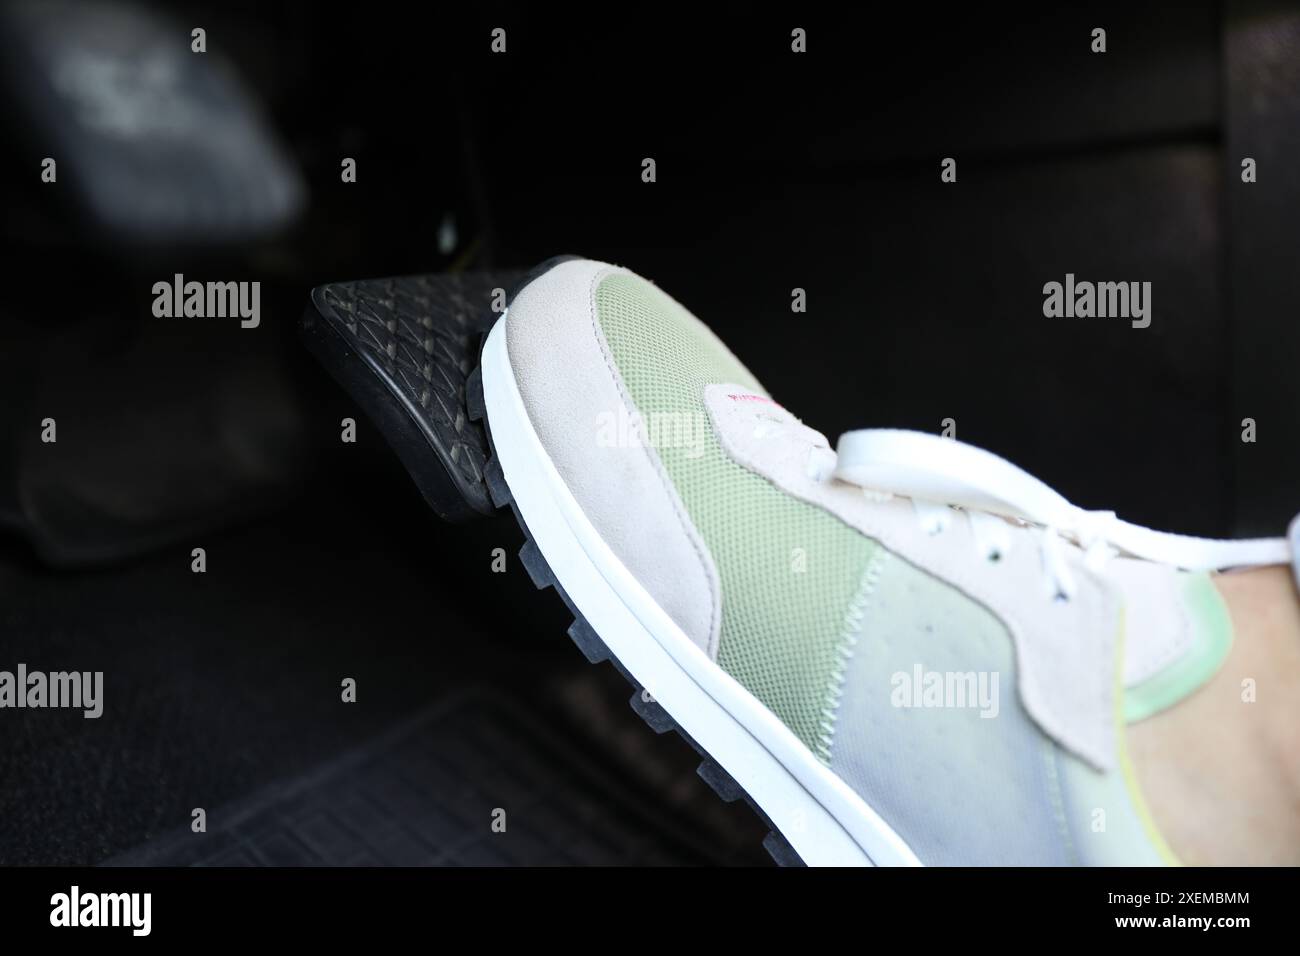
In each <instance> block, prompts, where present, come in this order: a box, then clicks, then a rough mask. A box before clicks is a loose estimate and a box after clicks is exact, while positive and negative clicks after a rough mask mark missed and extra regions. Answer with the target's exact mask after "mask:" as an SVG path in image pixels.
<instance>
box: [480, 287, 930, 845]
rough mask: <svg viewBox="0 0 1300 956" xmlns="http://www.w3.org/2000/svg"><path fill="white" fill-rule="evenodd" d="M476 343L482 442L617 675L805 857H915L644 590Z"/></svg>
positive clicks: (501, 369) (495, 360) (495, 352)
mask: <svg viewBox="0 0 1300 956" xmlns="http://www.w3.org/2000/svg"><path fill="white" fill-rule="evenodd" d="M508 315H509V313H508V312H507V313H506V314H505V315H503V316H502V318H501V319H500V320H499V321H498V322H497V323H496V325H495V326H493V328H492V331H491V333H490V334H489V335H488V338H487V342H486V344H485V345H484V348H483V355H482V366H481V369H482V370H481V375H482V380H483V398H484V409H485V411H486V414H487V421H488V426H489V428H490V431H491V439H492V446H493V449H494V451H495V453H496V456H497V460H498V462H499V463H500V466H501V470H502V474H503V476H504V478H505V481H506V484H507V485H508V486H509V488H510V492H511V495H512V496H513V498H514V500H515V506H516V507H517V508H518V511H519V514H520V517H521V518H522V519H523V521H524V524H525V525H526V526H527V531H528V533H529V535H530V536H531V538H532V540H533V543H534V545H535V546H536V547H537V549H538V550H539V551H540V552H541V555H542V557H543V558H544V559H545V560H546V562H547V564H548V565H549V566H550V569H551V572H552V574H553V575H554V576H555V578H556V579H557V581H558V582H559V584H560V587H561V588H562V589H563V590H564V592H565V593H566V594H567V595H568V596H569V599H570V600H571V601H572V602H573V604H574V606H575V607H576V608H577V610H578V611H579V612H580V613H581V614H582V615H583V616H584V617H585V618H586V620H587V623H588V624H589V625H590V626H591V627H592V629H593V630H594V631H595V632H596V633H597V634H598V635H599V636H600V638H601V640H602V641H604V643H605V644H606V645H607V647H608V649H609V650H610V652H611V653H612V654H614V656H615V657H617V658H618V660H619V662H620V663H621V664H622V666H623V667H625V668H626V669H627V670H628V672H629V673H630V674H631V675H632V676H633V678H635V679H636V680H637V681H638V682H640V684H641V685H642V686H643V687H644V688H645V689H646V691H648V692H649V693H650V694H651V695H652V696H653V697H654V699H655V701H656V702H657V703H658V704H659V705H660V706H661V707H663V708H664V710H665V711H667V713H668V714H669V716H671V717H672V718H673V719H674V720H675V721H676V722H677V724H678V726H679V727H680V728H681V729H682V731H683V732H684V733H686V734H688V735H689V736H690V737H691V738H692V739H693V740H694V741H695V742H696V743H697V744H698V745H699V746H700V747H702V748H703V749H704V750H705V752H706V753H708V755H709V756H710V757H712V758H713V759H714V760H716V761H717V762H718V763H719V764H720V765H721V766H722V768H723V770H725V771H726V772H727V773H728V774H730V775H731V777H732V778H733V779H734V780H735V781H736V783H737V784H738V785H740V786H741V787H742V788H744V790H745V792H746V793H747V794H748V795H749V797H750V799H751V800H753V801H754V803H756V804H757V805H758V807H759V808H760V809H761V810H762V811H763V813H764V814H766V816H767V817H768V819H769V820H770V821H771V823H772V825H773V826H775V827H776V828H777V829H778V830H779V831H780V833H781V835H782V836H783V837H785V839H786V840H787V841H788V842H789V843H790V845H791V847H793V848H794V850H795V851H796V852H797V853H798V854H799V856H800V857H801V858H802V859H803V861H804V862H805V863H807V864H808V865H810V866H854V865H857V866H861V865H867V866H870V865H873V864H874V865H879V866H919V865H920V861H919V860H917V858H916V855H915V854H914V853H913V852H912V851H911V849H910V848H909V847H908V846H907V844H906V843H904V842H903V840H902V839H901V838H900V837H899V836H898V834H896V833H895V832H894V831H893V830H892V829H890V827H889V826H888V825H887V824H886V823H885V822H884V821H883V820H882V819H881V818H880V816H879V815H878V814H877V813H876V812H875V811H874V810H872V809H871V807H869V806H868V805H867V803H866V802H865V801H864V800H863V799H862V798H861V797H860V796H858V794H857V793H856V792H855V791H854V790H853V789H852V788H850V787H849V786H848V785H847V784H846V783H845V782H844V781H843V780H841V779H840V778H839V777H838V776H836V775H835V774H834V773H832V772H831V770H830V769H829V768H828V767H827V766H826V765H824V764H823V763H821V762H820V761H819V760H818V759H817V758H816V757H815V756H814V755H813V753H812V752H811V751H810V750H809V749H808V748H807V747H805V746H804V744H803V743H802V742H801V741H800V740H799V739H798V738H797V737H795V735H794V734H793V733H792V732H791V731H790V729H789V728H788V727H786V726H785V724H783V723H782V722H781V721H780V719H779V718H777V717H776V715H775V714H773V713H772V712H771V711H770V710H768V709H767V708H766V707H765V706H764V705H763V704H762V703H761V702H760V701H759V700H758V699H757V698H755V697H754V696H753V695H752V694H750V693H749V692H748V691H747V690H745V688H743V687H742V686H741V685H740V684H739V683H738V682H737V681H736V680H735V679H734V678H732V677H731V676H730V675H729V674H727V673H726V672H725V671H723V670H722V668H720V667H718V665H717V664H715V663H714V662H713V661H712V660H710V659H709V657H708V655H706V654H705V653H704V652H703V651H701V650H700V648H699V647H698V646H696V644H695V643H694V642H692V641H691V640H690V638H688V637H687V636H686V634H685V633H683V632H682V630H681V628H679V627H678V626H677V625H676V623H675V622H674V621H673V620H672V619H671V618H670V617H669V616H668V614H667V613H666V612H665V611H664V610H663V609H662V608H661V607H660V606H659V605H658V604H657V603H656V602H655V601H654V599H653V598H651V596H650V594H649V593H648V592H647V591H646V590H645V588H643V587H642V586H641V584H640V582H638V581H637V580H636V578H634V577H633V576H632V574H631V573H630V572H629V571H628V570H627V568H626V567H625V566H624V565H623V563H622V562H621V561H620V560H619V559H618V558H617V557H616V556H615V554H614V553H613V551H612V550H611V549H610V548H609V546H608V545H607V544H606V543H605V542H604V540H603V539H602V538H601V537H600V535H599V534H598V533H597V531H596V529H595V527H594V526H593V525H592V524H591V522H590V521H589V520H588V519H587V516H586V515H585V514H584V513H583V511H582V509H581V507H580V506H579V505H578V503H577V501H576V500H575V499H574V497H573V495H572V494H571V493H570V491H569V489H568V486H567V485H566V484H565V482H564V480H563V479H562V478H561V477H560V474H559V472H558V470H557V469H556V467H555V465H554V463H553V462H552V461H551V459H550V457H549V456H548V455H547V453H546V450H545V448H544V447H543V446H542V443H541V440H540V439H539V438H538V436H537V433H536V431H534V429H533V426H532V423H531V421H530V420H529V417H528V412H527V410H526V408H525V406H524V403H523V398H522V396H521V395H520V394H519V388H518V385H517V383H516V379H515V375H514V371H513V369H512V367H511V365H510V356H509V353H508V351H507V349H506V335H505V323H506V321H508Z"/></svg>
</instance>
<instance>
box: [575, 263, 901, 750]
mask: <svg viewBox="0 0 1300 956" xmlns="http://www.w3.org/2000/svg"><path fill="white" fill-rule="evenodd" d="M596 310H597V315H598V317H599V320H600V325H601V329H602V331H603V332H604V334H605V338H606V340H607V341H608V343H609V348H610V351H611V352H612V354H613V357H614V362H615V364H616V365H617V366H618V371H619V373H620V374H621V376H622V378H623V381H624V383H625V385H626V387H627V390H628V393H629V395H630V397H631V399H632V402H633V403H634V404H635V405H636V407H637V411H638V412H639V413H640V414H641V416H642V417H643V418H645V419H647V420H653V419H654V418H655V416H664V419H661V420H665V419H667V420H678V421H680V420H683V419H682V418H681V416H690V417H691V418H692V419H694V420H695V421H698V422H702V423H704V424H703V426H702V427H699V428H698V429H697V430H696V434H699V433H702V434H703V448H702V453H701V448H700V446H699V444H698V442H693V443H691V444H690V445H689V446H686V445H685V444H684V443H683V444H682V445H681V446H680V447H672V444H671V443H668V445H667V446H665V445H663V444H661V445H660V447H659V448H658V452H659V456H660V458H661V459H662V461H663V463H664V467H665V468H666V469H667V472H668V475H669V477H670V478H671V479H672V481H673V484H674V485H675V486H676V488H677V493H678V494H679V495H680V497H681V499H682V502H683V503H684V504H685V506H686V510H687V512H688V513H689V514H690V516H691V520H692V521H693V522H694V523H695V526H696V528H698V529H699V532H700V534H701V536H702V537H703V538H704V542H705V544H706V545H707V546H708V549H709V551H710V553H711V554H712V556H713V561H714V563H715V564H716V565H717V568H718V575H719V577H720V578H721V582H722V635H721V640H720V643H719V646H718V663H719V665H720V666H721V667H722V668H723V669H724V670H725V671H727V673H729V674H731V676H732V677H734V678H735V679H736V680H738V681H739V682H740V683H741V684H742V685H744V687H745V688H746V689H747V690H749V692H750V693H752V694H753V695H754V696H755V697H757V698H758V699H759V700H761V701H762V702H763V703H764V704H766V705H767V707H768V708H769V709H771V710H772V711H773V712H774V713H775V714H776V715H777V716H778V717H780V718H781V719H782V720H783V721H784V722H785V724H786V725H787V726H788V727H789V728H790V729H791V730H792V731H794V733H795V734H796V735H798V737H799V738H800V739H801V740H802V741H803V742H804V743H805V744H807V745H808V746H809V747H810V748H811V749H812V750H813V751H814V752H815V753H818V754H820V755H821V756H822V758H823V759H826V757H827V754H826V750H825V744H826V742H827V737H826V733H825V731H826V730H827V728H826V717H825V714H824V710H825V708H826V707H827V705H828V702H829V701H831V700H832V699H833V696H834V695H835V694H836V689H835V685H837V684H838V680H837V679H836V674H837V670H838V668H839V666H840V664H841V657H840V655H841V652H842V647H841V644H842V643H843V641H844V640H845V631H846V624H845V618H846V612H847V609H848V608H849V605H850V603H851V602H852V601H853V599H854V597H855V596H856V595H857V594H858V592H859V590H860V589H861V588H862V585H863V579H864V575H865V573H866V571H867V568H868V566H869V564H870V562H871V559H872V557H873V556H874V555H875V553H876V551H877V550H878V549H879V546H878V545H877V544H875V543H874V542H872V541H871V540H869V539H867V538H864V537H863V536H862V535H860V534H858V533H857V532H856V531H854V530H852V529H851V528H849V527H848V526H847V525H845V524H843V523H842V522H840V521H839V520H838V519H836V518H834V517H832V516H831V515H829V514H827V513H826V512H824V511H822V510H821V509H820V508H817V507H814V506H813V505H810V504H807V503H805V502H802V501H798V500H797V499H794V498H792V497H790V496H789V495H787V494H785V493H784V492H782V491H780V490H779V489H777V488H776V487H775V486H773V485H772V484H771V483H770V482H768V481H767V480H766V479H765V478H763V477H761V476H759V475H756V474H754V473H753V472H750V471H748V470H747V469H745V468H743V467H741V466H740V465H738V464H736V463H735V462H734V461H732V460H731V459H730V458H729V457H728V456H727V455H726V454H725V452H724V451H723V450H722V446H721V445H720V444H719V443H718V440H717V437H716V436H715V435H714V433H713V430H712V426H711V425H710V424H709V417H708V411H707V410H706V408H705V404H704V387H705V386H706V385H709V384H713V383H733V384H737V385H744V386H746V387H748V388H752V389H754V390H755V391H759V392H761V391H762V388H761V386H759V384H758V383H757V382H756V381H755V380H754V378H753V376H752V375H750V373H749V372H748V370H746V369H745V367H744V366H743V365H741V364H740V362H739V361H737V360H736V358H735V357H734V356H733V355H731V354H730V353H729V352H728V351H727V349H726V348H725V347H724V346H723V345H722V344H721V342H719V341H718V340H717V339H716V338H715V337H714V336H713V334H712V333H710V332H709V331H708V329H706V328H705V327H704V326H703V325H702V324H700V323H699V322H698V321H697V320H696V319H695V318H694V317H693V316H692V315H690V313H688V312H687V311H686V310H685V309H683V308H682V307H681V306H680V305H678V304H677V303H676V302H674V301H673V300H672V299H671V298H669V297H668V296H666V295H665V294H664V293H662V292H660V291H659V289H657V288H656V287H655V286H654V285H652V284H651V283H649V282H646V281H645V280H644V279H640V278H637V277H635V276H629V275H612V276H609V277H608V278H606V279H604V280H603V281H602V282H601V283H600V286H599V287H598V288H597V290H596Z"/></svg>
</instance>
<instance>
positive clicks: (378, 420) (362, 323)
mask: <svg viewBox="0 0 1300 956" xmlns="http://www.w3.org/2000/svg"><path fill="white" fill-rule="evenodd" d="M521 275H522V273H519V272H470V273H450V274H446V275H415V276H404V277H399V278H388V279H371V280H364V281H359V282H338V283H333V284H330V285H323V286H319V287H317V288H316V289H313V290H312V294H311V305H310V306H309V307H308V309H307V312H306V314H305V316H304V317H303V322H302V335H303V340H304V342H305V343H306V345H307V347H308V349H309V350H310V351H311V352H312V354H313V355H314V356H315V357H316V358H317V359H318V360H319V361H320V363H321V364H322V365H323V366H324V367H325V369H326V370H327V371H328V372H329V373H330V375H331V376H333V378H334V379H335V380H336V381H337V382H338V383H339V384H340V385H342V386H343V389H344V390H345V391H346V392H347V393H348V395H349V396H350V397H351V398H352V399H353V401H355V402H356V403H357V405H358V406H360V408H361V410H362V411H363V412H364V413H365V414H366V415H367V417H369V419H370V420H371V421H372V422H373V423H374V424H375V425H376V427H377V428H378V429H379V431H380V433H381V434H382V435H383V437H384V440H385V441H387V442H388V444H389V446H390V447H391V448H392V449H393V451H394V452H395V453H396V454H397V457H398V458H399V459H401V461H402V464H403V465H405V467H406V470H407V472H408V473H409V474H410V475H411V477H412V479H414V481H415V483H416V485H417V486H418V487H419V489H420V492H421V494H423V495H424V498H425V500H426V501H427V502H428V503H429V506H430V507H431V508H433V510H434V511H435V512H436V513H437V514H438V515H439V516H440V517H442V518H445V519H447V520H449V521H466V520H470V519H472V518H475V517H480V516H483V515H489V514H491V513H492V511H493V508H492V504H491V501H490V499H489V497H488V492H487V485H486V484H485V482H484V480H483V464H484V462H485V461H486V459H487V440H486V438H485V437H484V435H483V429H482V427H481V426H480V425H479V424H478V423H476V422H471V421H470V420H469V416H468V413H467V411H466V405H465V395H466V390H465V386H466V380H467V379H468V377H469V373H470V372H471V371H472V370H473V369H474V368H475V366H477V364H478V348H479V342H480V339H481V338H482V335H483V333H484V332H485V331H486V330H487V328H488V327H489V326H490V325H491V324H492V321H493V320H494V319H495V318H496V314H495V313H494V312H493V311H492V308H491V307H492V302H493V298H494V297H499V298H501V299H504V297H505V290H508V289H511V288H512V287H513V286H514V285H515V284H516V283H517V282H518V281H519V279H520V277H521Z"/></svg>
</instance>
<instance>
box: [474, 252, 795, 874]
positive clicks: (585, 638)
mask: <svg viewBox="0 0 1300 956" xmlns="http://www.w3.org/2000/svg"><path fill="white" fill-rule="evenodd" d="M567 258H570V257H568V256H560V257H556V258H555V259H550V260H547V261H546V262H544V263H542V264H541V265H540V266H538V267H537V268H536V269H533V270H531V271H530V272H529V273H528V275H527V276H525V277H524V279H523V280H522V281H521V282H520V284H519V285H518V286H516V288H515V289H514V291H513V292H512V293H511V299H512V300H513V298H514V296H515V295H516V294H518V291H519V289H520V288H522V287H523V286H524V285H526V284H527V283H528V282H529V281H531V279H533V278H535V277H536V276H539V275H541V274H542V273H543V272H545V271H546V270H547V269H548V268H550V267H551V266H553V265H555V264H557V263H559V262H562V261H564V260H565V259H567ZM468 381H469V383H470V387H472V388H473V389H474V390H475V392H476V394H475V395H474V396H473V397H472V398H471V399H469V401H468V403H467V407H469V408H471V409H473V411H474V416H475V420H476V421H481V422H482V424H483V426H484V434H485V436H486V441H487V449H488V458H487V462H486V464H485V466H484V468H485V472H486V475H487V483H488V485H489V487H490V489H491V499H492V502H493V504H494V505H496V507H498V508H503V507H505V506H507V505H509V506H510V510H511V513H512V514H513V515H514V517H515V520H516V521H517V522H518V524H519V527H520V530H521V531H523V534H524V538H525V541H524V545H523V547H522V548H521V549H520V559H521V561H522V562H523V563H524V566H525V567H526V568H527V570H528V575H529V577H530V578H531V579H532V581H533V583H534V584H535V585H537V587H539V588H546V587H553V588H554V589H555V591H556V593H557V594H559V595H560V597H561V598H562V599H563V600H564V603H565V605H566V606H567V607H568V609H569V610H570V611H571V612H572V613H573V615H574V621H573V624H572V625H571V626H570V627H569V631H568V633H569V637H570V638H571V639H572V640H573V642H574V644H576V645H577V646H578V649H579V650H581V651H582V653H583V655H584V656H585V657H586V658H587V660H588V661H590V662H592V663H598V662H601V661H609V663H611V664H612V665H613V666H614V668H615V669H616V670H617V671H618V672H619V673H620V674H622V675H623V677H624V678H625V679H626V680H627V681H628V683H629V684H631V685H632V687H633V690H634V693H633V695H632V698H631V707H632V710H633V711H635V712H636V713H637V715H638V716H640V717H641V718H642V719H643V720H644V721H645V722H646V724H647V725H649V727H650V729H651V730H653V731H654V732H655V733H664V732H666V731H667V730H675V731H677V733H678V734H679V735H680V736H681V737H682V739H684V740H685V741H686V742H687V743H688V744H690V745H691V747H692V748H694V749H695V751H696V752H697V753H698V754H699V755H700V757H701V758H702V759H701V762H700V765H699V767H698V768H697V771H696V772H697V773H698V775H699V776H700V778H701V779H702V780H704V781H705V783H707V784H708V785H709V786H710V787H711V788H712V789H713V790H714V792H715V793H717V794H718V796H719V797H721V798H722V800H723V801H724V802H728V803H731V802H734V801H736V800H739V799H743V800H744V801H745V802H746V803H747V804H748V805H749V807H750V808H751V809H752V810H753V811H754V813H755V814H757V815H758V816H759V818H760V819H762V821H763V822H764V824H766V826H767V827H768V829H769V830H770V831H771V832H770V833H769V834H768V836H767V837H766V838H765V839H764V841H763V848H764V849H766V850H767V852H768V854H769V855H770V856H771V857H772V859H773V860H774V861H775V862H776V863H777V864H779V865H781V866H802V865H803V860H802V859H801V858H800V857H799V854H798V853H797V852H796V851H795V850H794V848H793V847H791V846H790V844H789V841H787V840H786V839H785V838H784V837H783V836H781V834H780V833H779V832H778V831H777V830H776V828H775V827H774V826H772V821H771V820H769V819H768V817H767V815H766V814H764V813H763V811H762V810H761V809H759V807H758V805H757V804H756V803H755V802H754V801H753V799H751V798H750V796H749V795H748V794H747V793H745V791H744V789H743V788H742V787H741V786H740V785H739V784H738V783H736V781H735V780H734V779H733V778H732V777H731V776H730V775H729V774H728V773H727V772H726V771H725V770H723V768H722V767H721V766H720V765H719V764H718V763H717V761H716V760H714V759H713V758H712V757H711V756H709V754H708V753H706V752H705V751H704V749H703V748H702V747H700V745H699V744H698V743H696V742H695V740H693V739H692V738H691V737H690V735H689V734H687V733H685V732H684V731H683V730H682V729H681V728H680V727H679V726H678V725H677V723H676V721H674V720H673V719H672V716H671V715H670V714H669V713H668V712H667V711H666V710H665V709H664V708H663V707H661V706H660V705H659V704H658V703H655V702H653V701H651V700H650V699H649V698H648V696H647V695H646V694H645V693H644V691H643V688H642V687H641V686H640V684H638V683H637V681H636V680H635V678H633V677H632V675H631V674H630V673H629V672H628V670H627V668H626V667H624V666H623V664H622V663H621V662H620V661H619V660H618V658H617V657H616V656H615V655H614V654H613V653H612V652H611V651H610V650H609V647H608V645H606V644H605V643H604V641H602V640H601V638H600V635H599V634H598V633H597V632H596V630H595V629H594V628H593V627H592V626H591V625H590V623H588V622H587V621H586V620H585V619H584V618H583V616H582V615H581V613H579V611H578V610H577V608H575V607H574V605H573V602H572V601H571V600H570V599H569V598H568V596H567V595H565V594H564V592H563V591H562V589H561V588H560V586H559V583H558V580H557V578H556V577H555V574H554V572H552V571H551V569H550V567H549V566H548V565H547V563H546V559H545V557H544V556H543V555H542V552H541V549H539V548H538V547H537V545H536V543H535V542H534V541H533V538H532V535H531V533H530V532H529V530H528V526H527V524H526V523H525V522H524V519H523V516H522V515H521V514H520V513H519V507H518V505H517V504H516V503H515V500H514V497H513V495H511V493H510V487H509V485H508V484H507V483H506V480H505V476H504V474H503V473H502V470H501V464H500V462H499V461H498V460H497V457H496V455H495V453H494V452H493V450H492V431H491V427H490V425H489V424H488V422H487V414H486V407H487V405H486V402H485V401H484V399H483V394H482V390H483V376H482V372H481V370H479V374H476V375H472V376H470V377H469V379H468Z"/></svg>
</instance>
